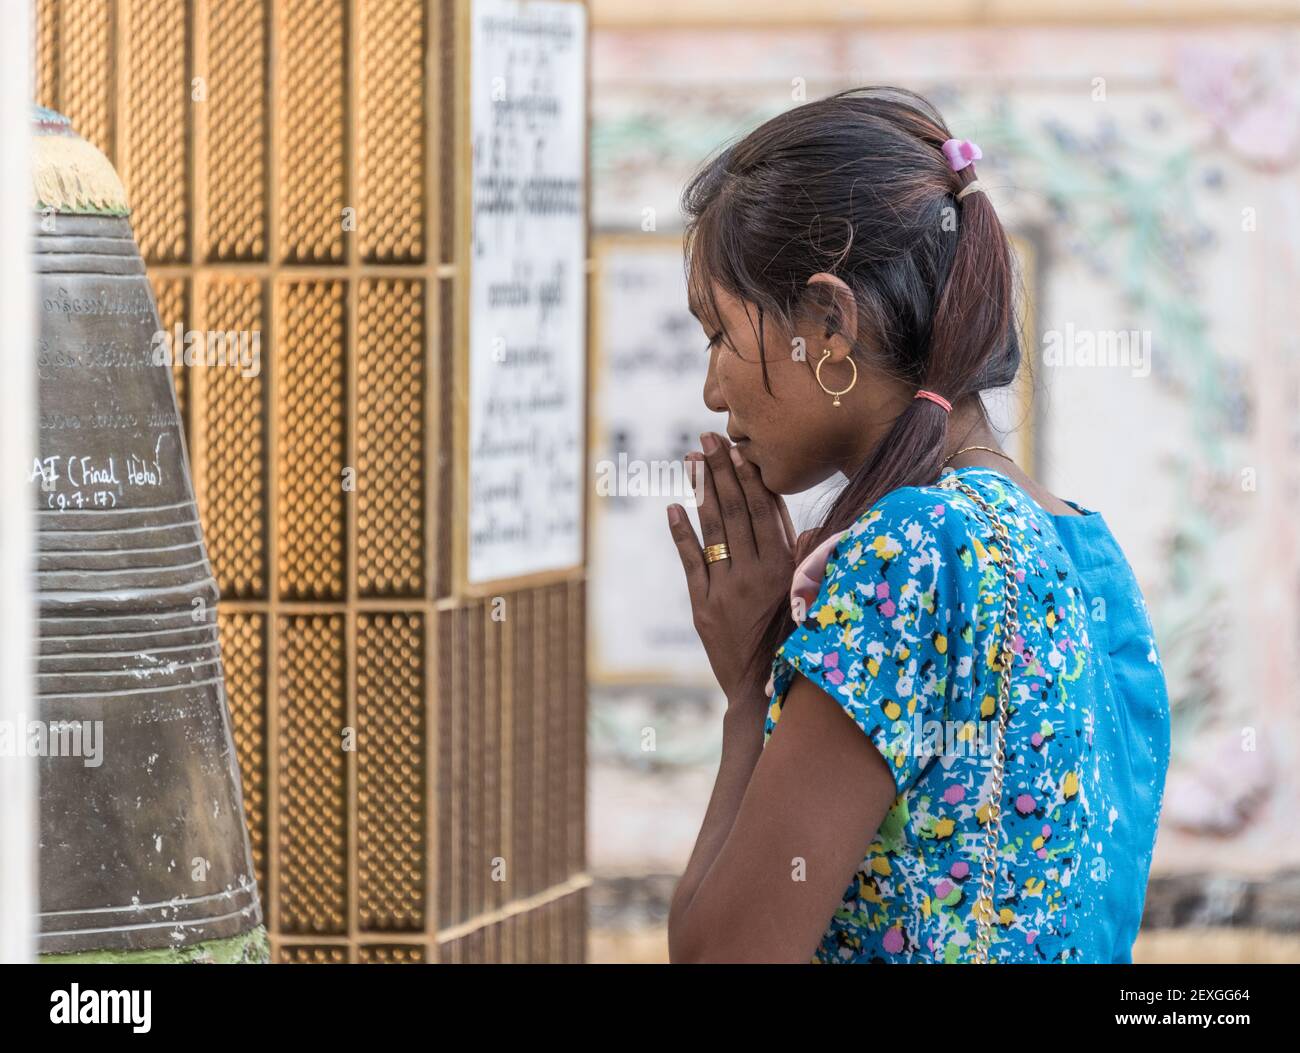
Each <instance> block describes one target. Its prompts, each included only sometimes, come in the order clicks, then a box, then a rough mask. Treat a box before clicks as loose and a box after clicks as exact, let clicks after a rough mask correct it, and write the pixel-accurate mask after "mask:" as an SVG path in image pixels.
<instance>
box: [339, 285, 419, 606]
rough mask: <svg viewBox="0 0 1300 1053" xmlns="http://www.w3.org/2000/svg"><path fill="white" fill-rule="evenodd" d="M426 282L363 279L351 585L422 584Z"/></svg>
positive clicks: (384, 591) (395, 592) (389, 587)
mask: <svg viewBox="0 0 1300 1053" xmlns="http://www.w3.org/2000/svg"><path fill="white" fill-rule="evenodd" d="M423 289H424V286H423V285H422V284H421V283H420V282H410V281H395V280H388V279H379V280H365V281H362V282H361V295H360V305H359V307H358V318H357V342H358V345H359V346H358V356H357V415H358V418H359V427H358V429H357V492H356V502H357V532H358V544H357V588H358V589H359V590H360V592H361V594H362V595H365V596H419V595H420V594H421V593H422V592H423V591H424V390H425V375H424V344H425V339H424V334H425V312H424V295H423Z"/></svg>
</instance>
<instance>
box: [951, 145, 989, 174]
mask: <svg viewBox="0 0 1300 1053" xmlns="http://www.w3.org/2000/svg"><path fill="white" fill-rule="evenodd" d="M943 156H944V157H946V158H947V159H948V167H949V168H951V169H952V170H953V171H954V172H960V171H961V170H962V169H963V168H965V167H966V166H967V165H969V164H973V163H974V162H976V161H978V160H979V159H980V158H981V157H983V156H984V152H983V151H982V150H981V149H980V148H979V147H978V146H977V145H976V144H975V143H973V142H971V141H970V140H969V139H949V140H948V141H947V142H946V143H944V144H943Z"/></svg>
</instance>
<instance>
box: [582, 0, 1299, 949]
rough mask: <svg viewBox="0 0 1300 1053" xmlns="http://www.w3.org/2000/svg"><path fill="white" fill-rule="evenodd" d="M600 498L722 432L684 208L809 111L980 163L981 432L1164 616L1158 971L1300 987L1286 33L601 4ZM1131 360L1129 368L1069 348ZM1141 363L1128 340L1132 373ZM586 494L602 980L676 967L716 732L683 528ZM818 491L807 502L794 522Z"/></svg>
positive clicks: (717, 710)
mask: <svg viewBox="0 0 1300 1053" xmlns="http://www.w3.org/2000/svg"><path fill="white" fill-rule="evenodd" d="M592 11H593V30H594V32H593V73H592V77H593V88H592V100H593V129H592V138H593V147H592V174H593V201H592V223H593V233H594V234H595V239H596V244H597V246H598V248H597V252H596V261H597V270H596V282H595V300H596V303H595V306H594V321H593V333H594V338H593V350H592V355H593V359H592V361H593V365H592V369H593V396H592V402H593V405H592V424H593V427H592V451H591V457H592V461H593V467H595V468H598V467H599V466H600V465H601V464H602V463H611V462H616V461H617V459H618V456H619V455H620V454H622V455H623V456H624V459H625V461H626V462H628V463H629V464H636V463H641V464H646V465H649V464H651V463H653V462H654V461H655V460H657V459H662V458H670V457H680V456H681V453H682V452H683V451H684V450H686V449H689V448H692V447H696V446H698V434H699V432H700V431H701V430H703V429H705V428H710V427H717V425H718V423H719V422H718V421H717V420H715V419H714V415H713V414H711V413H709V412H708V411H706V410H705V409H704V407H703V403H702V388H703V382H704V370H705V365H706V358H705V353H704V351H703V350H702V349H703V345H704V337H703V334H702V333H701V331H700V328H699V326H698V324H697V323H696V322H695V321H694V319H692V318H691V317H690V316H689V314H687V312H686V308H685V302H684V287H683V282H682V276H681V260H680V246H679V237H680V230H681V216H680V212H679V209H678V195H679V194H680V191H681V188H682V185H683V183H684V181H685V180H686V179H687V178H688V176H689V175H690V173H691V172H692V171H693V170H694V169H695V167H696V166H697V165H698V164H699V163H700V162H701V161H702V160H703V159H704V158H705V157H706V156H707V155H709V154H710V153H712V152H713V151H714V150H715V149H717V148H718V147H719V146H720V145H721V144H722V143H724V141H726V140H729V139H731V138H734V137H737V136H739V135H741V134H743V133H744V132H745V131H747V130H748V129H750V128H752V127H753V126H754V125H756V124H758V123H760V122H761V121H762V120H764V119H765V118H767V117H769V116H771V115H773V114H775V113H778V112H780V111H782V110H784V109H786V108H788V107H790V106H793V105H797V103H798V102H799V101H801V100H802V99H804V98H807V99H813V98H817V97H819V96H822V95H825V94H828V93H830V92H832V91H836V90H839V89H843V88H848V87H853V86H858V85H865V84H896V85H900V86H903V87H907V88H911V89H914V90H917V91H920V92H921V93H922V94H924V95H926V96H928V97H929V98H930V99H931V100H932V101H933V102H935V103H936V104H937V105H938V106H939V108H940V109H941V111H942V112H943V114H944V115H945V117H946V118H947V120H948V123H949V125H950V127H951V128H952V129H953V131H954V134H956V135H957V136H959V137H963V138H970V139H973V140H975V141H976V142H978V143H979V144H980V145H981V146H982V148H983V151H984V160H983V161H981V162H980V166H979V167H980V175H981V178H982V179H983V181H984V182H985V183H988V184H991V185H992V187H993V188H994V189H993V192H992V194H991V196H992V199H993V201H994V203H995V205H996V206H997V208H998V211H999V214H1000V215H1001V216H1002V218H1003V221H1004V223H1005V224H1006V225H1007V227H1008V229H1009V230H1010V231H1011V232H1012V233H1013V236H1014V237H1015V240H1016V243H1017V249H1018V252H1019V255H1020V259H1021V263H1022V268H1023V271H1024V275H1025V284H1026V288H1027V290H1028V291H1029V293H1030V298H1031V301H1030V303H1029V304H1028V305H1027V306H1028V308H1029V309H1028V311H1027V317H1026V325H1027V327H1028V330H1029V332H1028V334H1027V337H1028V338H1027V340H1026V355H1025V365H1026V375H1025V377H1024V378H1022V385H1021V388H1020V389H1019V390H1018V391H1017V392H1016V393H1015V394H1014V396H1013V397H1011V398H1007V397H1005V396H1004V397H1003V398H1001V399H999V400H997V401H996V402H995V403H994V404H993V406H992V407H991V408H992V410H993V415H994V418H995V420H996V422H997V423H998V425H999V427H1000V428H1001V429H1002V430H1003V431H1004V432H1005V433H1006V435H1007V441H1008V443H1009V447H1008V448H1009V449H1010V451H1011V452H1013V453H1014V454H1016V456H1017V459H1018V460H1019V462H1020V463H1021V464H1022V465H1024V466H1025V467H1026V468H1028V469H1029V470H1031V471H1033V472H1035V473H1036V474H1037V476H1038V478H1039V479H1040V480H1041V481H1042V482H1043V483H1044V484H1045V485H1046V486H1047V487H1048V488H1049V489H1050V490H1052V492H1054V493H1056V494H1058V495H1060V496H1064V497H1068V498H1071V499H1073V500H1075V501H1078V502H1080V503H1081V504H1083V505H1084V506H1086V507H1089V508H1093V509H1098V510H1100V511H1101V512H1102V513H1103V515H1104V516H1105V518H1106V520H1107V522H1108V523H1110V524H1111V526H1112V529H1113V530H1114V531H1115V533H1116V535H1117V537H1118V538H1119V540H1120V542H1121V544H1122V545H1123V546H1124V549H1125V551H1126V553H1127V554H1128V556H1129V559H1130V561H1131V562H1132V564H1133V566H1134V569H1135V571H1136V573H1137V575H1138V578H1139V580H1140V582H1141V585H1142V588H1143V591H1144V593H1145V595H1146V597H1147V600H1148V603H1149V605H1150V608H1151V613H1152V618H1153V621H1154V623H1155V627H1156V632H1157V638H1158V642H1159V647H1160V651H1161V655H1162V658H1163V661H1164V663H1165V667H1166V670H1167V673H1168V678H1169V686H1170V693H1171V702H1172V705H1173V723H1174V745H1173V760H1172V766H1171V771H1170V776H1169V782H1168V786H1167V791H1166V798H1165V804H1164V811H1163V817H1162V826H1161V831H1160V835H1159V840H1158V843H1157V848H1156V855H1155V862H1154V866H1153V874H1152V884H1151V888H1150V892H1149V894H1148V899H1147V911H1146V921H1145V925H1144V930H1143V934H1142V937H1141V938H1140V940H1139V945H1138V948H1137V950H1136V952H1135V954H1136V957H1137V959H1138V960H1158V959H1159V960H1171V961H1183V960H1220V959H1222V960H1237V959H1241V960H1245V959H1263V960H1268V959H1272V958H1283V959H1286V960H1297V959H1300V936H1297V932H1298V930H1300V844H1298V843H1297V842H1296V840H1295V839H1294V838H1293V837H1291V836H1289V834H1290V825H1291V821H1292V818H1291V817H1292V816H1293V815H1294V813H1295V810H1296V808H1297V806H1298V805H1300V772H1298V771H1297V765H1296V764H1295V760H1296V758H1297V756H1298V755H1300V705H1297V703H1298V702H1300V686H1298V682H1297V679H1296V674H1295V670H1296V668H1297V657H1300V526H1297V513H1298V512H1300V335H1297V334H1300V325H1298V323H1300V303H1298V301H1297V297H1296V295H1295V293H1296V289H1297V287H1298V283H1297V279H1298V278H1300V250H1298V249H1297V243H1296V231H1297V230H1300V28H1298V27H1297V22H1296V21H1295V18H1296V8H1295V6H1294V5H1293V4H1283V3H1249V2H1247V3H1231V4H1229V3H1213V2H1204V0H1202V2H1192V3H1173V2H1168V3H1164V2H1154V0H1153V2H1147V3H1142V4H1131V3H1121V2H1103V3H1092V4H1088V5H1068V4H1058V3H1033V2H1019V3H997V2H994V3H965V2H961V0H952V2H946V3H917V4H906V5H902V4H898V5H884V4H865V3H864V4H851V3H850V4H845V3H829V2H820V0H814V2H811V3H804V4H799V5H792V4H776V3H768V2H747V3H743V4H742V3H725V2H720V0H693V2H691V3H689V4H687V3H675V2H668V3H664V2H655V3H649V2H645V3H642V2H627V0H624V2H618V0H605V2H601V0H597V2H595V3H594V4H593V8H592ZM1088 341H1093V342H1094V346H1096V347H1104V346H1110V347H1111V348H1119V347H1127V349H1128V350H1127V352H1125V353H1124V354H1115V355H1114V356H1113V357H1111V358H1110V359H1109V360H1107V359H1106V357H1105V356H1104V355H1103V356H1101V358H1100V360H1099V361H1095V362H1092V363H1089V362H1088V360H1087V358H1086V355H1085V354H1075V355H1071V354H1068V353H1067V354H1065V355H1062V356H1056V355H1053V354H1051V353H1049V352H1050V350H1051V349H1056V350H1060V349H1063V348H1064V349H1067V351H1068V350H1069V349H1075V350H1082V349H1084V348H1085V347H1086V346H1087V342H1088ZM1125 341H1127V343H1125ZM645 493H646V494H647V495H646V496H618V497H599V496H598V497H597V498H596V500H595V501H594V504H593V507H592V511H591V517H590V521H591V539H592V540H591V583H592V589H591V598H590V612H591V613H590V634H591V645H590V650H589V663H590V665H589V668H590V673H591V679H592V683H593V694H592V714H591V717H592V727H591V755H592V774H591V791H590V798H591V821H592V832H591V865H592V869H593V873H594V875H595V878H596V885H595V888H594V889H593V911H592V924H593V935H592V940H593V942H592V955H593V960H597V961H617V960H664V958H665V957H666V942H665V938H664V933H663V928H662V926H663V922H664V919H665V917H666V911H667V904H668V901H669V898H670V896H671V891H672V887H673V884H674V883H675V880H676V876H677V875H678V874H680V872H681V870H682V869H683V868H684V866H685V863H686V860H687V857H688V855H689V852H690V848H691V846H692V844H693V839H694V835H695V833H696V831H697V829H698V825H699V822H700V820H701V818H702V816H703V813H704V809H705V806H706V804H707V801H708V796H709V793H710V790H711V787H712V779H713V775H714V773H715V771H716V760H717V755H718V749H719V746H720V717H721V713H722V705H723V701H722V699H721V698H720V697H718V696H717V693H716V689H715V688H713V687H712V686H711V684H710V683H709V680H708V666H707V663H706V662H705V660H704V657H703V654H702V651H701V649H700V648H699V645H698V642H697V641H696V640H695V638H694V634H693V632H692V630H691V619H690V610H689V605H688V603H687V600H686V594H685V589H684V587H683V586H682V583H681V580H680V579H681V571H680V566H679V564H678V560H677V556H676V553H675V552H674V551H673V548H672V546H671V544H670V543H669V539H668V537H667V533H666V528H665V527H664V525H663V524H664V509H665V507H666V505H667V504H668V503H670V502H671V501H673V500H681V494H680V493H677V494H675V495H674V494H669V493H666V492H664V493H658V494H656V493H652V492H649V491H645ZM819 496H821V495H819V494H814V495H808V496H807V497H806V498H802V499H800V500H798V501H796V502H795V512H796V518H797V519H799V518H801V517H802V518H803V519H804V522H805V523H808V522H811V521H812V520H810V519H808V518H807V517H809V516H810V515H812V514H814V513H815V511H816V505H817V500H816V499H817V498H818V497H819Z"/></svg>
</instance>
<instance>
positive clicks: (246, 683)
mask: <svg viewBox="0 0 1300 1053" xmlns="http://www.w3.org/2000/svg"><path fill="white" fill-rule="evenodd" d="M217 624H218V626H219V627H220V630H221V662H222V665H223V666H224V667H225V674H226V701H227V703H228V704H229V706H230V718H231V723H232V725H233V728H234V736H235V751H236V752H237V753H238V754H239V775H240V782H241V783H242V785H243V791H244V816H245V819H246V820H247V823H248V838H249V842H250V845H251V847H252V850H253V869H254V870H255V871H256V872H257V885H258V888H266V618H265V617H264V616H263V615H261V614H230V613H226V612H224V611H222V612H218V614H217Z"/></svg>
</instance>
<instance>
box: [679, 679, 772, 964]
mask: <svg viewBox="0 0 1300 1053" xmlns="http://www.w3.org/2000/svg"><path fill="white" fill-rule="evenodd" d="M766 703H767V699H766V697H764V698H763V699H762V702H761V703H757V702H749V701H738V702H737V703H735V704H728V706H727V712H726V715H725V716H724V717H723V718H722V760H721V761H720V762H719V764H718V775H717V778H715V779H714V780H713V794H712V795H711V796H710V798H709V807H708V809H707V810H706V811H705V813H704V822H703V823H702V824H701V826H700V832H699V833H698V834H697V835H696V837H695V847H694V849H692V851H691V858H690V861H689V862H688V863H687V864H686V870H685V872H684V873H683V874H682V877H681V880H680V881H678V882H677V888H676V889H674V890H673V901H672V905H671V906H670V907H669V909H668V957H669V959H670V960H671V961H677V960H678V959H677V954H676V953H675V947H674V935H675V934H676V933H677V932H679V931H680V928H679V926H678V925H677V920H678V919H679V918H680V917H681V916H682V915H683V914H684V913H685V911H686V908H687V907H689V906H690V904H691V900H692V899H693V898H694V896H695V892H696V890H697V889H698V888H699V887H700V882H701V881H703V880H704V875H705V874H707V873H708V872H709V868H710V867H712V866H713V861H714V860H715V859H716V858H717V856H718V852H719V851H720V850H721V849H722V846H723V843H724V842H725V841H726V840H727V835H728V834H730V833H731V828H732V826H734V825H735V822H736V813H737V812H739V811H740V802H741V801H742V800H743V799H744V796H745V790H746V788H747V787H748V786H749V780H750V776H751V775H752V774H753V771H754V765H755V764H757V763H758V757H759V754H761V753H762V752H763V721H764V717H765V716H766V712H767V704H766Z"/></svg>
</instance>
